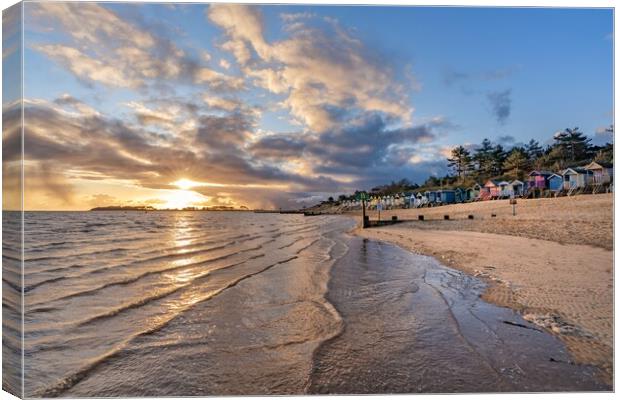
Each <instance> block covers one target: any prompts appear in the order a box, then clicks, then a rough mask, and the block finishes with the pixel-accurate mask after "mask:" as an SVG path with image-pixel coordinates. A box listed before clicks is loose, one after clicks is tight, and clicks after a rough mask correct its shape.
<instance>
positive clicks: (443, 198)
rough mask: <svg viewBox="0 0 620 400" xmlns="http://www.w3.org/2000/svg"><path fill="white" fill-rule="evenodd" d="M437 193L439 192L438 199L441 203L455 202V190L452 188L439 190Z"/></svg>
mask: <svg viewBox="0 0 620 400" xmlns="http://www.w3.org/2000/svg"><path fill="white" fill-rule="evenodd" d="M438 193H439V201H440V202H441V203H442V204H452V203H456V191H454V190H440V191H439V192H438Z"/></svg>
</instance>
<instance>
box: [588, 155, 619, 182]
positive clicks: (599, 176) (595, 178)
mask: <svg viewBox="0 0 620 400" xmlns="http://www.w3.org/2000/svg"><path fill="white" fill-rule="evenodd" d="M585 169H586V170H588V171H590V172H591V173H592V182H593V183H595V184H606V183H611V182H612V181H613V180H614V165H613V164H611V163H606V162H602V161H601V162H597V161H593V162H591V163H590V164H588V165H586V166H585Z"/></svg>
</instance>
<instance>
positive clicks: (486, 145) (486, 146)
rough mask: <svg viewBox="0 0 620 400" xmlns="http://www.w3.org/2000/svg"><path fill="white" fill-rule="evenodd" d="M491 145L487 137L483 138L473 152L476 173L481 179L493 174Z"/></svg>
mask: <svg viewBox="0 0 620 400" xmlns="http://www.w3.org/2000/svg"><path fill="white" fill-rule="evenodd" d="M492 153H493V145H492V144H491V141H490V140H489V139H484V140H483V141H482V143H481V145H480V147H479V148H478V149H476V152H475V153H474V157H473V159H474V161H475V162H476V164H477V166H478V175H480V176H481V177H482V178H483V179H486V178H489V177H491V176H492V175H493V158H492Z"/></svg>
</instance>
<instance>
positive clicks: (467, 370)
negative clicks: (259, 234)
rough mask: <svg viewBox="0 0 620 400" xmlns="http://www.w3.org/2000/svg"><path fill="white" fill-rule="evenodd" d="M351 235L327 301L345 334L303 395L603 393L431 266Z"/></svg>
mask: <svg viewBox="0 0 620 400" xmlns="http://www.w3.org/2000/svg"><path fill="white" fill-rule="evenodd" d="M349 234H352V236H351V241H350V242H349V245H350V249H351V251H350V252H349V253H348V254H347V255H346V256H344V257H343V258H341V259H339V260H338V261H337V262H336V264H335V265H333V266H332V268H331V274H330V281H329V285H328V287H329V290H328V293H327V296H326V299H327V300H328V301H329V302H330V303H331V304H332V305H333V306H334V308H335V309H336V310H337V311H338V313H339V314H340V315H341V317H342V319H343V322H344V324H345V327H344V329H343V331H342V332H341V333H340V334H338V335H335V336H334V337H332V338H330V339H328V340H326V341H324V342H322V343H321V344H320V345H319V347H318V348H317V351H316V352H315V354H314V357H313V368H312V376H311V379H310V385H308V386H307V392H306V393H312V394H373V393H375V394H378V393H386V392H387V393H454V392H457V393H468V392H495V393H504V392H515V391H520V392H521V391H522V392H547V391H552V392H553V391H609V390H611V389H610V386H609V385H608V384H606V383H604V382H603V381H602V380H601V379H597V376H598V369H597V368H595V367H594V366H590V365H577V364H575V363H573V362H572V360H571V357H570V355H569V353H568V351H567V350H566V346H565V345H564V344H563V343H562V342H561V341H560V340H559V339H558V338H557V337H555V336H553V335H549V334H547V333H546V332H544V331H543V330H542V329H539V328H538V327H537V326H536V325H535V324H533V323H531V322H529V321H527V320H524V319H523V318H522V317H521V316H520V315H519V314H518V313H515V312H514V311H512V310H511V309H509V308H506V307H499V306H497V305H494V304H492V303H490V302H488V301H486V299H484V298H481V297H482V296H480V294H481V293H483V291H484V290H485V288H486V287H487V285H486V284H485V283H484V281H483V280H481V279H480V278H479V277H473V276H471V275H469V274H467V273H465V272H462V271H459V270H458V269H455V268H452V267H448V266H445V265H444V264H443V263H442V262H441V261H439V260H438V259H437V258H435V257H430V256H424V255H420V254H415V253H413V252H411V251H409V250H407V249H404V248H402V247H401V246H398V245H395V244H392V243H389V242H387V241H385V240H381V239H375V238H370V239H367V238H365V237H362V236H360V235H355V232H350V233H349Z"/></svg>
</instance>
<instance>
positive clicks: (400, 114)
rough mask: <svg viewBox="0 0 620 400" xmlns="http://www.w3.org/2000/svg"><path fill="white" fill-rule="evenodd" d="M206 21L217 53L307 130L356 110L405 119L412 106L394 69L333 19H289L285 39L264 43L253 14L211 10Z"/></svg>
mask: <svg viewBox="0 0 620 400" xmlns="http://www.w3.org/2000/svg"><path fill="white" fill-rule="evenodd" d="M207 16H208V18H209V19H210V21H211V22H213V23H215V24H216V25H217V26H219V27H220V28H222V29H223V30H224V32H225V36H226V41H225V42H224V43H223V44H222V48H223V49H224V50H227V51H230V52H231V53H232V54H233V56H234V57H235V58H236V60H237V62H238V63H239V64H240V66H241V68H242V71H243V72H244V73H245V74H246V75H247V76H248V77H249V78H250V79H252V82H253V84H254V85H256V86H258V87H261V88H263V89H266V90H267V91H269V92H271V93H274V94H281V95H284V96H285V97H286V98H285V99H284V100H283V101H282V102H281V105H282V106H283V107H285V108H286V109H288V110H289V112H290V113H291V115H292V117H293V118H294V119H296V120H298V121H299V122H301V123H303V124H304V125H305V126H306V127H307V128H308V129H310V130H312V131H315V132H323V131H327V130H329V129H331V128H334V127H335V126H336V125H338V124H340V123H342V121H343V118H344V119H348V118H351V117H354V115H355V114H356V113H357V114H359V113H362V112H381V113H384V114H386V115H388V116H390V117H392V118H397V119H399V120H400V121H401V122H403V123H408V122H410V121H411V114H412V112H413V107H412V106H411V104H410V101H409V98H408V96H407V94H406V88H405V85H403V84H401V83H398V82H397V81H396V80H395V79H394V76H395V73H394V67H392V66H390V65H389V63H386V61H385V58H384V57H380V56H379V55H378V54H376V53H374V52H373V51H372V50H371V49H369V48H367V47H365V46H364V45H363V43H362V42H361V41H359V40H358V39H356V38H354V37H353V36H351V35H350V33H348V32H347V31H346V30H345V29H344V28H342V27H341V26H340V25H339V24H338V23H337V22H336V21H329V22H325V21H322V22H321V21H319V22H320V25H318V26H310V25H309V24H307V23H305V22H304V21H305V20H306V19H307V18H311V16H307V18H306V17H304V18H297V17H295V18H294V19H295V21H296V23H295V27H294V28H293V29H287V33H288V34H289V37H287V38H284V39H282V40H279V41H275V42H273V43H268V42H267V41H266V40H265V38H264V35H263V21H262V16H261V14H260V12H259V11H258V9H257V8H254V7H250V6H245V5H225V4H214V5H211V6H210V7H209V9H208V12H207ZM285 18H287V19H289V20H290V19H291V17H285ZM289 28H290V27H289Z"/></svg>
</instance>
